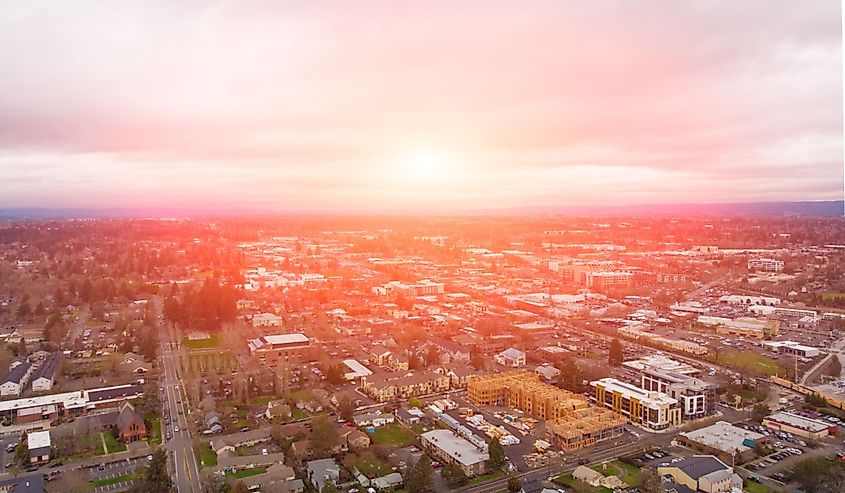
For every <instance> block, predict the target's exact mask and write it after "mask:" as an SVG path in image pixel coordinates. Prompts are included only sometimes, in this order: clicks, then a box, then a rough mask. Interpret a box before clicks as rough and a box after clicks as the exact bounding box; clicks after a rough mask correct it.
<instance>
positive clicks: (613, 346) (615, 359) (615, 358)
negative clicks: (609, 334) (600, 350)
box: [607, 339, 625, 366]
mask: <svg viewBox="0 0 845 493" xmlns="http://www.w3.org/2000/svg"><path fill="white" fill-rule="evenodd" d="M624 353H625V351H624V349H623V348H622V342H621V341H620V340H619V339H613V340H612V341H610V351H609V353H608V356H607V359H608V362H609V363H610V366H619V365H621V364H622V362H623V361H624V360H625V355H624Z"/></svg>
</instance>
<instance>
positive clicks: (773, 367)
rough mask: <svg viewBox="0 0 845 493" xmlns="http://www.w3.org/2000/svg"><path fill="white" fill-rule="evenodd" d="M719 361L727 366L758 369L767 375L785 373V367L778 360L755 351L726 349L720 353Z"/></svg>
mask: <svg viewBox="0 0 845 493" xmlns="http://www.w3.org/2000/svg"><path fill="white" fill-rule="evenodd" d="M718 362H719V363H722V364H724V365H726V366H731V367H734V368H739V369H746V370H751V371H757V372H760V373H763V374H766V375H777V374H778V373H781V374H782V373H783V367H782V366H780V365H779V364H778V362H777V361H774V360H773V359H771V358H767V357H766V356H763V355H762V354H758V353H755V352H754V351H739V350H736V349H725V350H723V351H722V352H721V353H720V354H719V358H718Z"/></svg>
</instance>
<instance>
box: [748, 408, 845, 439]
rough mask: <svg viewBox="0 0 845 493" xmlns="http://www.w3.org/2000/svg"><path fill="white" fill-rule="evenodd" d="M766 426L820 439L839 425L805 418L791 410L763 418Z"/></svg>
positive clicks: (834, 431) (834, 430)
mask: <svg viewBox="0 0 845 493" xmlns="http://www.w3.org/2000/svg"><path fill="white" fill-rule="evenodd" d="M763 426H765V427H766V428H769V429H772V430H775V431H782V432H785V433H792V434H793V435H795V436H799V437H804V438H810V439H813V440H818V439H819V438H824V437H826V436H828V435H832V434H834V433H836V428H837V425H835V424H831V423H827V422H825V421H821V420H818V419H811V418H805V417H804V416H800V415H798V414H794V413H790V412H785V411H783V412H777V413H774V414H772V415H770V416H766V417H765V418H763Z"/></svg>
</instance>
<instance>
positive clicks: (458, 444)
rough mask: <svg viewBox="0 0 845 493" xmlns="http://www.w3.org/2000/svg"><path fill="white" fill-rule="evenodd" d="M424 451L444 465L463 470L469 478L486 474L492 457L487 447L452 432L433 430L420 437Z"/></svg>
mask: <svg viewBox="0 0 845 493" xmlns="http://www.w3.org/2000/svg"><path fill="white" fill-rule="evenodd" d="M420 443H421V444H422V448H423V450H425V451H427V452H428V453H430V454H431V455H432V456H433V457H434V458H435V459H437V460H438V461H439V462H440V463H442V464H451V465H455V466H458V467H460V468H461V470H462V471H463V472H464V474H466V475H467V476H477V475H479V474H484V473H485V472H486V470H487V461H488V460H489V459H490V455H489V454H488V453H487V450H485V448H486V447H484V446H482V447H478V446H476V445H474V444H472V443H470V442H469V441H468V440H465V439H464V438H462V437H460V436H458V435H456V434H455V433H454V432H452V431H451V430H432V431H429V432H426V433H423V434H422V435H420Z"/></svg>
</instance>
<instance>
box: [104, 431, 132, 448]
mask: <svg viewBox="0 0 845 493" xmlns="http://www.w3.org/2000/svg"><path fill="white" fill-rule="evenodd" d="M103 438H105V439H106V447H107V448H108V453H110V454H113V453H115V452H125V451H126V445H124V444H122V443H120V442H118V441H117V439H116V438H115V437H114V434H113V433H112V432H110V431H104V432H103Z"/></svg>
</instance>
